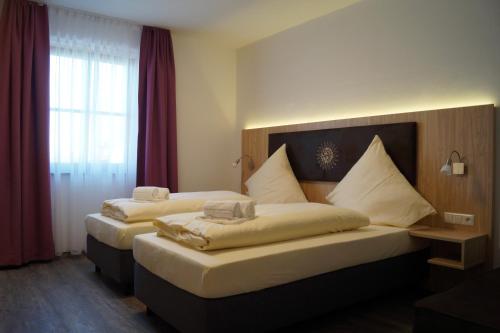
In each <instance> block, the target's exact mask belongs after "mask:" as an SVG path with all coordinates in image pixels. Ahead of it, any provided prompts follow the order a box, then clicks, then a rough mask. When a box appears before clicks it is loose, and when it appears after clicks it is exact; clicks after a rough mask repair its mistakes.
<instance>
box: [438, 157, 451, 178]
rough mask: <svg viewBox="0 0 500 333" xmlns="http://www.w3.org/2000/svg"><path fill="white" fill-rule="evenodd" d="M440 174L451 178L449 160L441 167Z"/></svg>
mask: <svg viewBox="0 0 500 333" xmlns="http://www.w3.org/2000/svg"><path fill="white" fill-rule="evenodd" d="M441 172H442V173H444V174H445V175H447V176H451V174H452V169H451V160H450V159H448V161H446V163H445V164H444V165H443V166H442V167H441Z"/></svg>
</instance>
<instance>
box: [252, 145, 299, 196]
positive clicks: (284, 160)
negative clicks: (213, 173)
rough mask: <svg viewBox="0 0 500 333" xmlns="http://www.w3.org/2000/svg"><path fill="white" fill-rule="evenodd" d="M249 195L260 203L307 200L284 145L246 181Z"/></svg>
mask: <svg viewBox="0 0 500 333" xmlns="http://www.w3.org/2000/svg"><path fill="white" fill-rule="evenodd" d="M245 185H246V187H247V188H248V195H249V196H250V197H252V198H253V199H254V200H255V201H257V203H258V204H264V203H290V202H307V199H306V197H305V195H304V192H302V189H301V187H300V184H299V182H298V181H297V178H295V175H294V173H293V170H292V167H291V166H290V162H289V161H288V157H287V155H286V145H285V144H284V145H282V146H281V147H280V148H279V149H278V150H276V152H274V154H272V155H271V157H269V158H268V159H267V160H266V161H265V162H264V164H262V166H261V167H260V168H259V170H257V171H256V172H255V173H254V174H253V175H252V176H251V177H250V178H249V179H248V180H247V181H246V182H245Z"/></svg>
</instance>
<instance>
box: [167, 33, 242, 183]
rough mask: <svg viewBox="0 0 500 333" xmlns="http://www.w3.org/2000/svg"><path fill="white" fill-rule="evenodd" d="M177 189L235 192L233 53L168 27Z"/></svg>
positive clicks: (235, 139) (213, 43) (234, 78)
mask: <svg viewBox="0 0 500 333" xmlns="http://www.w3.org/2000/svg"><path fill="white" fill-rule="evenodd" d="M173 44H174V50H175V69H176V84H177V131H178V139H177V142H178V158H179V190H180V191H200V190H213V189H230V190H237V191H239V188H240V187H239V183H240V180H239V170H238V169H233V168H232V162H233V161H234V160H235V159H236V158H237V157H238V154H239V152H240V148H239V140H238V137H239V131H238V130H237V129H236V52H235V50H231V49H228V48H225V47H223V46H221V45H218V44H217V43H216V41H213V40H210V39H208V38H206V37H203V36H200V35H196V34H191V33H183V32H175V31H174V32H173Z"/></svg>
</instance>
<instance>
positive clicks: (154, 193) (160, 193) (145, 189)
mask: <svg viewBox="0 0 500 333" xmlns="http://www.w3.org/2000/svg"><path fill="white" fill-rule="evenodd" d="M169 194H170V190H169V189H168V188H165V187H156V186H139V187H136V188H134V190H133V191H132V199H134V200H138V201H160V200H168V196H169Z"/></svg>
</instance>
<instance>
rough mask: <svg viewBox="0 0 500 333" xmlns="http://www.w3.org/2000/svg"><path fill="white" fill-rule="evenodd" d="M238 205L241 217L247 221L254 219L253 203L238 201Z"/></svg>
mask: <svg viewBox="0 0 500 333" xmlns="http://www.w3.org/2000/svg"><path fill="white" fill-rule="evenodd" d="M239 203H240V211H241V217H244V218H247V219H253V218H255V201H253V200H244V201H239Z"/></svg>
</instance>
